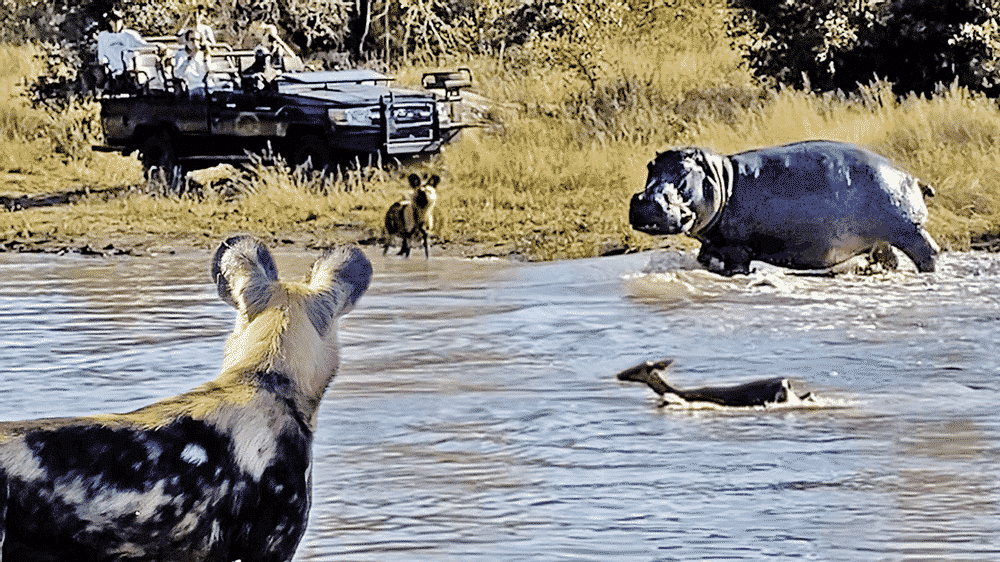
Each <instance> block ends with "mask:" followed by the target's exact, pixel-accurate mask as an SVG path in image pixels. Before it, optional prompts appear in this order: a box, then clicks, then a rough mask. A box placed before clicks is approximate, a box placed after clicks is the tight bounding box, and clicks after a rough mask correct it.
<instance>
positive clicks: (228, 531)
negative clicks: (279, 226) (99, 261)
mask: <svg viewBox="0 0 1000 562" xmlns="http://www.w3.org/2000/svg"><path fill="white" fill-rule="evenodd" d="M212 277H213V278H214V280H215V282H216V284H217V286H218V290H219V295H220V296H221V297H222V299H223V300H224V301H226V302H227V303H229V304H230V305H232V306H233V307H234V308H236V310H237V318H236V326H235V329H234V330H233V333H232V335H230V337H229V340H228V341H227V343H226V349H225V358H224V361H223V367H222V373H221V374H220V375H219V376H218V377H217V378H216V379H215V380H213V381H211V382H208V383H206V384H204V385H202V386H200V387H198V388H196V389H194V390H192V391H190V392H188V393H185V394H181V395H179V396H175V397H173V398H168V399H165V400H162V401H160V402H157V403H155V404H152V405H149V406H146V407H144V408H141V409H139V410H136V411H134V412H130V413H126V414H107V415H97V416H88V417H76V418H51V419H42V420H33V421H26V422H4V423H0V543H2V550H0V552H2V555H0V556H2V558H0V560H2V561H3V562H11V561H13V562H25V561H32V560H38V561H40V560H60V561H62V560H66V561H75V562H90V561H111V560H115V561H118V560H122V561H124V560H128V561H154V560H155V561H232V560H237V559H239V560H242V562H282V561H289V560H291V559H292V556H293V555H294V553H295V549H296V547H297V546H298V543H299V540H300V539H301V538H302V534H303V532H304V531H305V525H306V519H307V515H308V512H309V504H310V480H311V463H312V458H311V445H312V436H313V432H314V431H315V428H316V412H317V408H318V406H319V403H320V400H321V399H322V397H323V394H324V392H325V390H326V387H327V385H329V383H330V381H331V380H332V379H333V377H334V376H335V375H336V372H337V368H338V364H339V354H338V349H339V347H338V343H337V318H338V317H340V316H342V315H343V314H346V313H347V312H349V311H350V310H351V309H352V308H353V307H354V305H355V304H356V303H357V301H358V299H359V298H360V297H361V295H362V294H364V292H365V290H366V289H367V288H368V283H369V280H370V278H371V265H370V264H369V262H368V260H367V259H366V258H365V256H364V254H363V253H362V252H361V251H360V250H358V249H357V248H339V249H335V250H332V251H329V252H327V253H326V254H324V255H323V256H322V257H320V258H319V259H318V260H316V262H315V263H314V264H313V266H312V271H311V273H310V274H309V276H308V278H307V279H306V280H305V281H304V282H302V283H297V282H283V281H280V280H279V279H278V272H277V268H276V267H275V264H274V260H273V259H272V257H271V254H270V253H269V252H268V251H267V249H266V248H265V247H264V246H263V245H261V244H260V243H259V242H258V241H256V240H255V239H253V238H250V237H246V236H237V237H233V238H230V239H228V240H226V241H225V242H223V243H222V245H221V246H220V247H219V249H218V251H217V252H216V254H215V258H214V260H213V262H212Z"/></svg>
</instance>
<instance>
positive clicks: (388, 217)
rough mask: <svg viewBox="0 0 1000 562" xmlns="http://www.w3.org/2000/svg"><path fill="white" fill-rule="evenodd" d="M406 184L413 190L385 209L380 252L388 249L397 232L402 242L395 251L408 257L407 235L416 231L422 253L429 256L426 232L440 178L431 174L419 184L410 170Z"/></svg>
mask: <svg viewBox="0 0 1000 562" xmlns="http://www.w3.org/2000/svg"><path fill="white" fill-rule="evenodd" d="M409 180H410V187H412V188H413V193H411V194H410V197H409V199H404V200H402V201H397V202H395V203H393V204H392V206H391V207H389V210H388V211H386V213H385V247H384V248H383V249H382V253H383V254H385V253H387V252H388V251H389V246H391V245H392V237H393V236H399V237H400V238H402V239H403V245H402V247H401V248H400V249H399V255H401V256H405V257H410V239H411V238H414V237H415V236H417V235H418V234H419V235H420V236H422V237H423V240H424V257H425V258H429V257H430V256H431V252H430V249H429V248H428V247H427V234H428V233H429V232H430V231H431V229H433V228H434V202H435V201H437V190H436V189H435V188H437V186H438V184H439V183H441V178H440V177H438V176H437V175H432V176H431V177H430V178H428V179H427V183H425V184H424V185H423V186H421V183H422V181H423V180H421V179H420V176H418V175H417V174H410V178H409Z"/></svg>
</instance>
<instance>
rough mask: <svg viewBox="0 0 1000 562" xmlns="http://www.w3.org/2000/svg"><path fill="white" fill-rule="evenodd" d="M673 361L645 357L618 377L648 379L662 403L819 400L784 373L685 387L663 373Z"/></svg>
mask: <svg viewBox="0 0 1000 562" xmlns="http://www.w3.org/2000/svg"><path fill="white" fill-rule="evenodd" d="M673 362H674V360H673V359H664V360H662V361H643V362H642V363H639V364H638V365H635V366H634V367H629V368H628V369H625V370H624V371H622V372H620V373H618V380H620V381H632V382H643V383H646V384H647V385H649V387H650V388H652V389H653V391H654V392H656V393H657V394H659V395H660V396H662V397H663V403H662V404H661V406H663V405H666V404H668V403H676V402H681V403H687V404H690V403H693V402H709V403H712V404H718V405H719V406H729V407H737V408H738V407H751V406H770V405H774V404H788V403H792V404H801V403H810V402H815V401H816V397H815V395H813V393H811V392H807V393H805V394H801V395H800V394H798V393H796V392H795V390H794V389H793V388H792V382H791V381H790V380H788V379H786V378H781V377H773V378H768V379H761V380H756V381H751V382H748V383H743V384H740V385H736V386H705V387H702V388H695V389H691V390H681V389H678V388H674V387H672V386H670V385H669V384H667V382H666V381H665V380H663V377H661V376H660V373H661V372H664V371H666V369H667V368H668V367H669V366H670V365H671V364H672V363H673Z"/></svg>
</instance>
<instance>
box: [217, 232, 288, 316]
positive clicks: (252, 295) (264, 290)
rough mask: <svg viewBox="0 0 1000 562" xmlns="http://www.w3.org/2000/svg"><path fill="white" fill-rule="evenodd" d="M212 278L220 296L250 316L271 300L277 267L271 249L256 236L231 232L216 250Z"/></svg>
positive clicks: (276, 276) (258, 311) (262, 308)
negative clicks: (268, 249) (232, 234)
mask: <svg viewBox="0 0 1000 562" xmlns="http://www.w3.org/2000/svg"><path fill="white" fill-rule="evenodd" d="M212 279H214V280H215V284H216V286H217V287H218V289H219V296H220V297H222V300H224V301H226V302H227V303H229V304H230V305H231V306H233V307H234V308H236V309H237V310H239V311H240V312H242V313H244V314H246V316H247V319H250V320H252V319H253V318H254V317H255V316H256V315H258V314H260V312H261V311H262V310H264V308H265V307H266V306H267V303H268V301H270V300H271V293H272V291H273V287H274V283H275V282H277V281H278V268H277V267H276V266H275V265H274V259H273V258H272V257H271V253H270V252H268V251H267V248H265V247H264V245H263V244H261V243H260V242H259V241H258V240H257V239H255V238H253V237H250V236H233V237H232V238H229V239H228V240H226V241H225V242H223V243H222V244H221V245H219V249H218V250H216V252H215V258H214V259H213V260H212Z"/></svg>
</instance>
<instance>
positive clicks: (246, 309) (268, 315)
mask: <svg viewBox="0 0 1000 562" xmlns="http://www.w3.org/2000/svg"><path fill="white" fill-rule="evenodd" d="M371 274H372V268H371V264H370V263H369V262H368V259H367V258H366V257H365V255H364V254H363V253H362V252H361V250H359V249H358V248H355V247H339V248H336V249H333V250H329V251H327V252H326V253H325V254H323V255H322V256H321V257H320V258H319V259H317V260H316V261H315V263H313V266H312V270H311V272H310V273H309V275H308V276H307V277H306V278H305V280H304V281H303V282H288V281H280V280H279V279H278V269H277V267H276V266H275V264H274V260H273V258H272V257H271V254H270V252H268V251H267V248H265V247H264V246H263V245H262V244H261V243H260V242H259V241H258V240H256V239H254V238H252V237H250V236H234V237H232V238H229V239H228V240H226V241H225V242H223V243H222V245H221V246H219V249H218V250H217V251H216V253H215V258H214V260H213V261H212V278H213V279H215V282H216V284H217V286H218V289H219V296H220V297H222V300H224V301H226V302H227V303H229V304H230V305H232V306H233V307H234V308H236V310H237V311H238V312H239V314H238V316H237V318H236V326H235V328H234V330H233V333H232V334H231V335H230V336H229V340H228V341H227V342H226V352H225V359H224V362H223V373H231V374H243V373H254V372H273V373H280V374H282V375H284V376H286V377H288V379H289V380H290V381H291V382H292V384H294V385H295V387H296V388H295V389H294V392H295V394H296V395H297V396H298V397H299V398H300V399H301V400H304V401H305V402H306V403H307V404H303V406H309V408H306V410H308V409H312V410H313V411H314V409H315V407H316V406H318V404H319V400H320V399H321V398H322V396H323V392H324V391H325V390H326V387H327V385H328V384H329V383H330V380H331V379H332V378H333V376H334V375H335V374H336V371H337V367H338V365H339V346H338V344H337V318H339V317H340V316H342V315H344V314H346V313H347V312H349V311H350V310H351V309H353V308H354V305H355V303H357V301H358V299H359V298H361V295H362V294H364V292H365V290H366V289H367V288H368V282H369V281H370V280H371Z"/></svg>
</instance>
